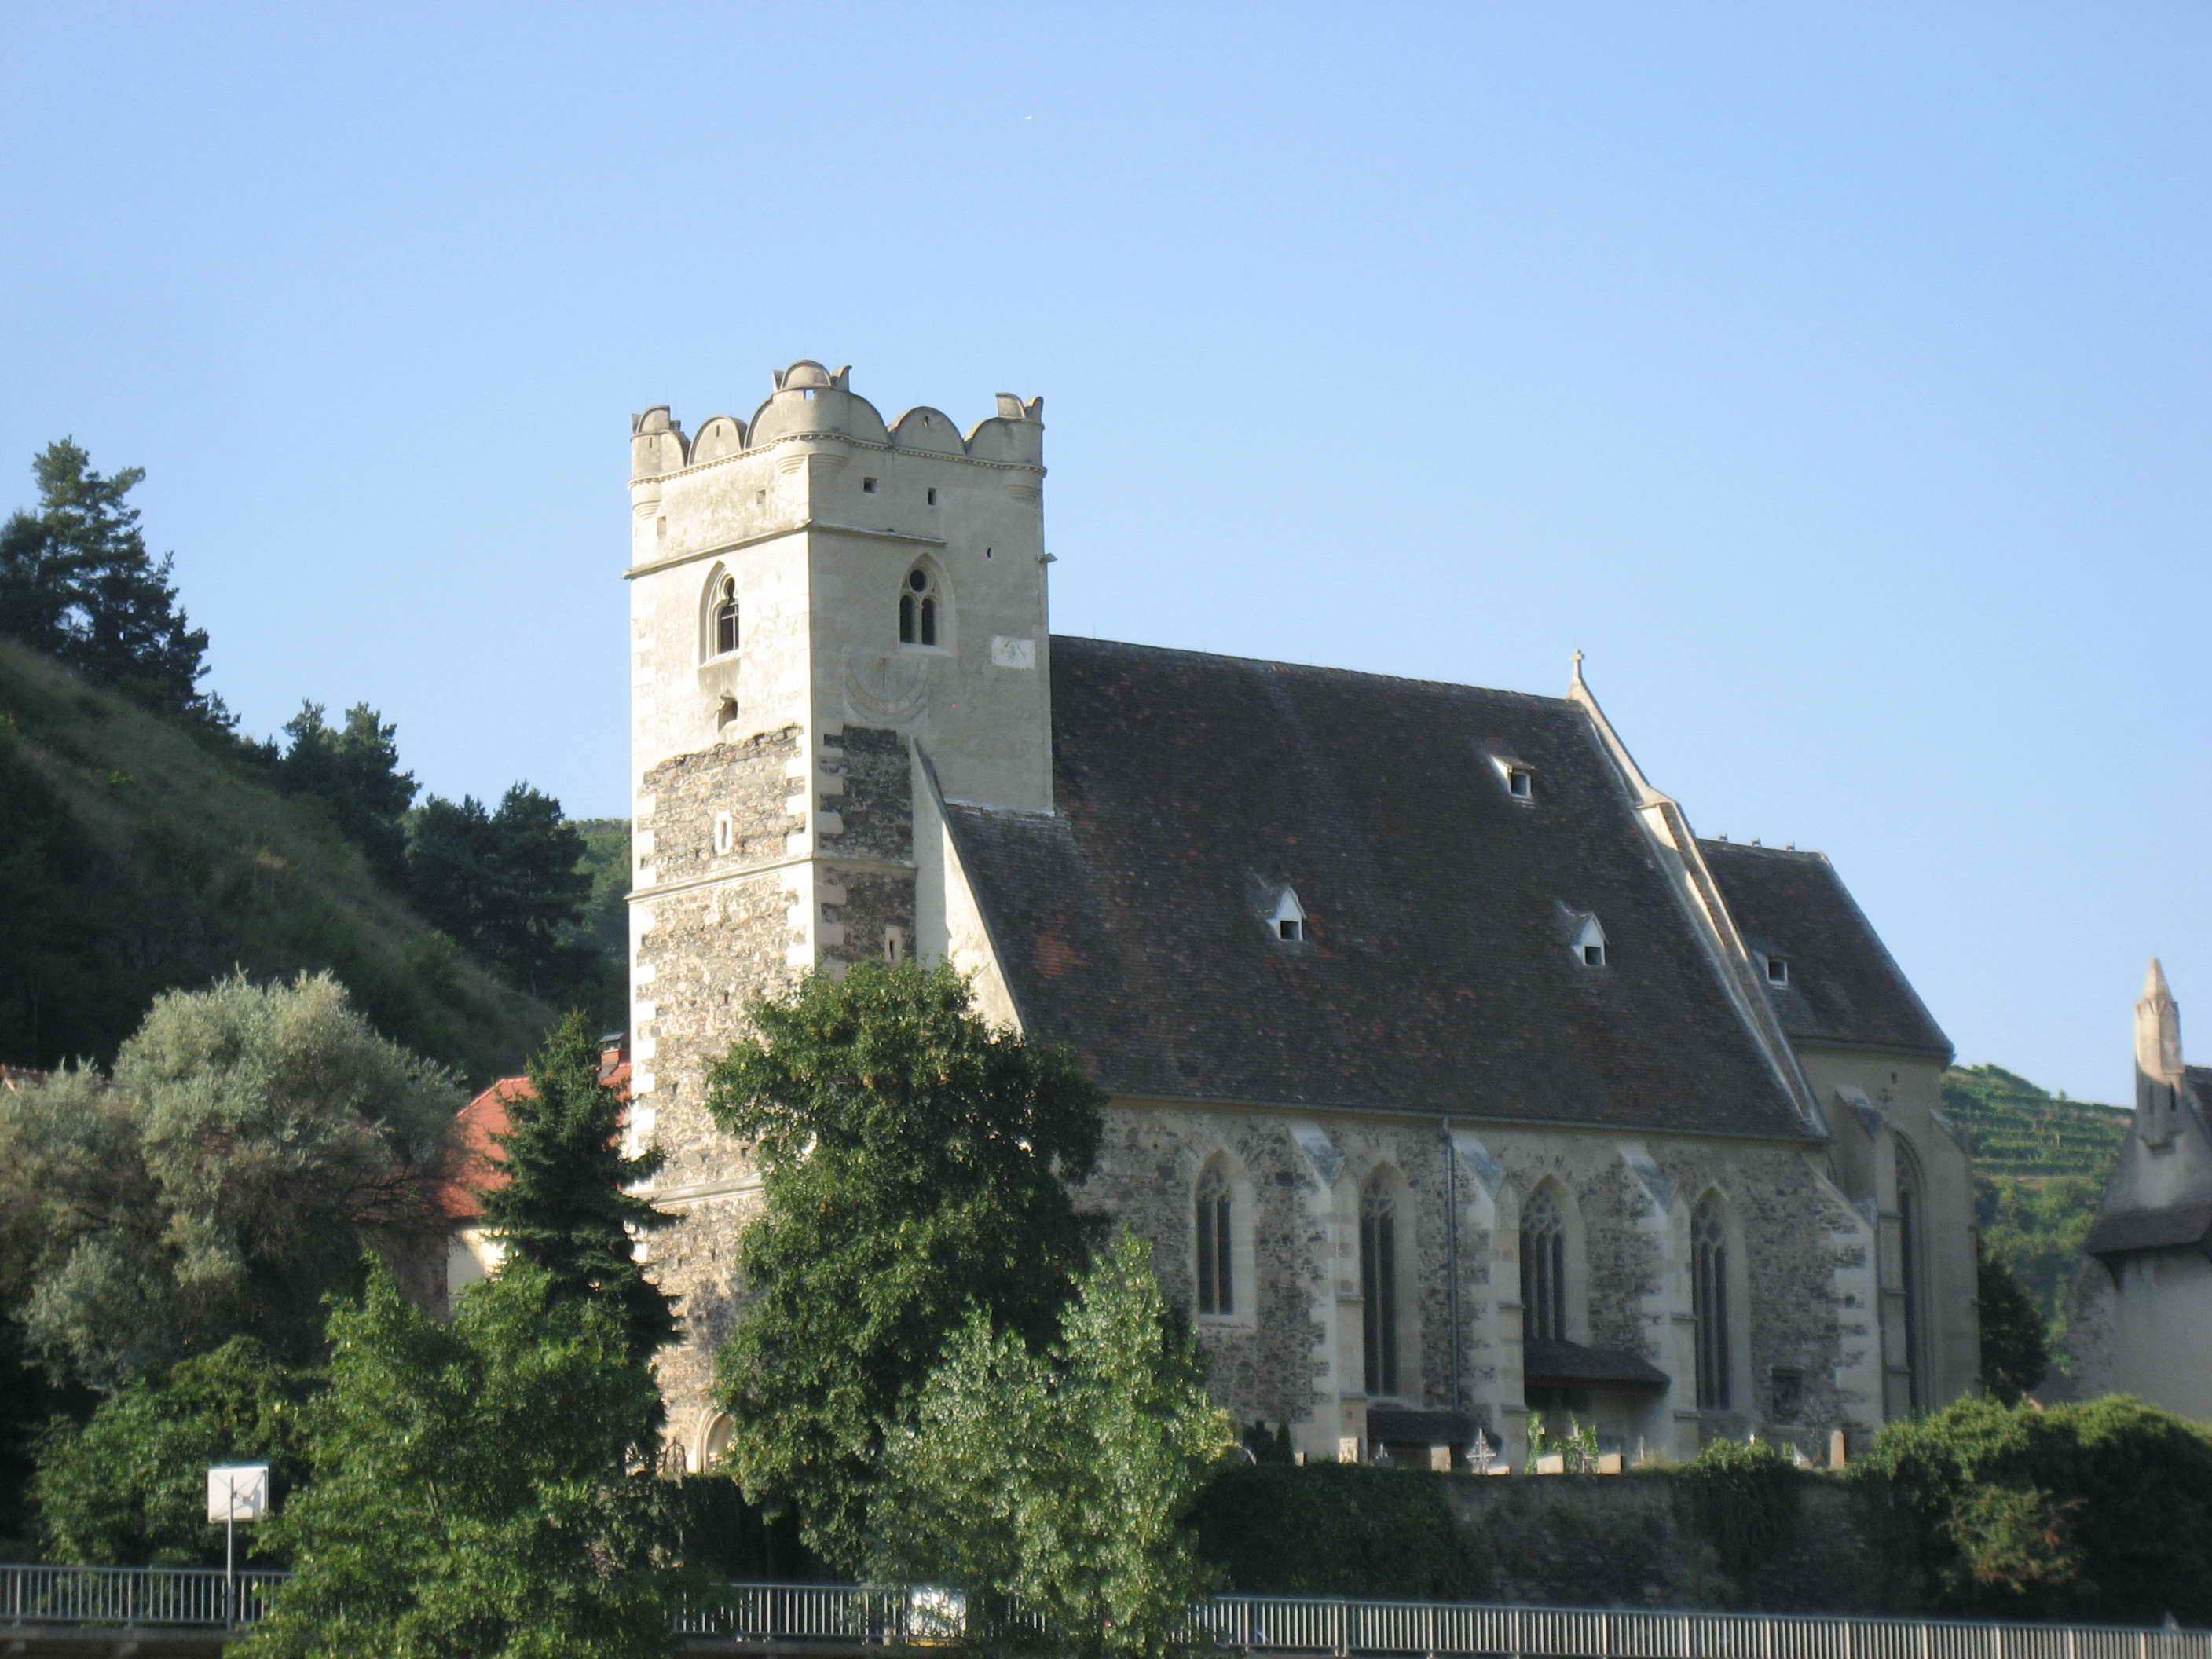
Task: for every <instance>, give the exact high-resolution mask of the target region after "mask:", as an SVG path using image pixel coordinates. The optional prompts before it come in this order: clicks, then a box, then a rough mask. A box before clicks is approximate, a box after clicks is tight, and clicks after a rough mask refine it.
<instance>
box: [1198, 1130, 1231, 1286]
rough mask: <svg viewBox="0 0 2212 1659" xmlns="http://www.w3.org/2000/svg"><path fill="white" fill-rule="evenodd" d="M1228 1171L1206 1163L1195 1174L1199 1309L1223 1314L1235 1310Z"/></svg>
mask: <svg viewBox="0 0 2212 1659" xmlns="http://www.w3.org/2000/svg"><path fill="white" fill-rule="evenodd" d="M1232 1201H1233V1200H1232V1199H1231V1194H1230V1190H1229V1172H1228V1171H1227V1170H1225V1169H1223V1168H1222V1167H1221V1165H1220V1164H1218V1163H1214V1164H1207V1165H1206V1169H1205V1170H1204V1171H1203V1172H1202V1173H1201V1174H1200V1176H1199V1177H1198V1311H1199V1313H1200V1315H1201V1316H1208V1315H1210V1316H1214V1317H1217V1318H1218V1317H1225V1316H1228V1315H1231V1314H1233V1313H1235V1312H1236V1311H1237V1266H1236V1262H1237V1247H1236V1243H1235V1240H1236V1237H1237V1235H1236V1233H1235V1232H1234V1231H1232V1229H1231V1223H1232V1220H1233V1216H1232V1214H1231V1205H1232Z"/></svg>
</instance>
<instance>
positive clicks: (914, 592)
mask: <svg viewBox="0 0 2212 1659" xmlns="http://www.w3.org/2000/svg"><path fill="white" fill-rule="evenodd" d="M936 586H937V585H936V584H935V583H934V582H933V581H932V580H930V576H929V572H928V571H927V569H925V568H922V567H921V565H916V566H915V568H913V569H911V570H909V571H908V572H907V573H906V591H905V592H902V593H901V594H900V595H899V643H900V644H901V645H935V644H936V643H937V591H936Z"/></svg>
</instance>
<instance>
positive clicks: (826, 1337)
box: [708, 962, 1104, 1571]
mask: <svg viewBox="0 0 2212 1659" xmlns="http://www.w3.org/2000/svg"><path fill="white" fill-rule="evenodd" d="M751 1012H752V1018H753V1021H754V1025H755V1032H756V1034H755V1035H754V1036H750V1037H749V1038H747V1039H745V1040H744V1041H743V1042H739V1043H738V1044H737V1045H736V1046H735V1047H734V1048H732V1049H731V1051H730V1053H729V1054H728V1056H727V1057H726V1059H724V1060H722V1061H720V1063H719V1064H718V1065H717V1066H715V1067H714V1070H713V1073H712V1074H711V1079H710V1085H709V1091H708V1105H709V1107H710V1109H712V1111H713V1112H714V1118H715V1121H717V1122H718V1123H719V1124H720V1126H721V1127H722V1128H723V1129H724V1130H726V1132H727V1133H731V1134H733V1135H736V1136H738V1137H740V1138H742V1139H746V1140H750V1141H752V1142H753V1143H755V1153H756V1156H757V1159H758V1162H759V1165H760V1170H761V1180H762V1190H763V1199H764V1208H763V1213H762V1214H761V1215H760V1216H759V1217H758V1218H757V1219H756V1220H754V1221H752V1222H751V1223H750V1225H748V1226H747V1227H746V1229H745V1231H744V1235H743V1237H742V1238H741V1239H740V1241H739V1244H738V1265H739V1267H740V1269H741V1271H742V1272H743V1273H744V1279H745V1282H746V1284H747V1285H748V1286H749V1287H750V1289H751V1290H752V1291H754V1292H755V1295H756V1299H755V1301H754V1302H753V1303H752V1304H750V1307H749V1308H748V1310H746V1313H745V1316H744V1319H743V1320H742V1321H741V1322H739V1324H738V1328H737V1333H736V1334H735V1336H734V1337H733V1339H732V1340H731V1341H730V1343H729V1344H728V1345H727V1346H725V1347H724V1348H723V1349H722V1350H721V1352H720V1355H719V1356H718V1357H717V1392H718V1395H719V1397H720V1400H721V1401H722V1402H723V1403H724V1405H725V1407H726V1409H727V1410H728V1411H729V1413H730V1414H731V1417H732V1423H733V1437H732V1447H731V1467H732V1472H733V1473H734V1474H736V1475H737V1476H738V1480H740V1481H741V1482H742V1484H743V1485H744V1489H745V1492H746V1495H747V1496H748V1497H749V1498H751V1499H752V1500H753V1501H754V1502H756V1503H761V1504H792V1505H794V1506H795V1507H796V1508H797V1510H798V1511H799V1518H800V1521H801V1523H802V1526H803V1528H804V1530H805V1538H806V1541H807V1544H808V1546H809V1547H811V1548H812V1549H814V1550H815V1551H817V1553H819V1554H821V1555H822V1556H823V1558H824V1559H828V1560H829V1561H830V1562H831V1563H832V1564H834V1565H837V1566H839V1567H841V1568H843V1569H845V1570H847V1571H851V1570H854V1569H857V1568H858V1567H859V1565H860V1563H861V1560H862V1559H863V1554H864V1542H863V1541H864V1537H865V1515H866V1504H867V1495H868V1492H869V1490H870V1486H871V1482H872V1479H873V1470H874V1464H875V1461H876V1456H877V1453H878V1449H880V1447H881V1444H882V1437H883V1432H884V1424H886V1423H888V1422H893V1421H896V1420H898V1419H901V1418H902V1416H903V1415H904V1414H905V1413H907V1412H908V1410H909V1409H910V1407H911V1404H912V1401H911V1395H913V1394H914V1393H915V1390H917V1389H919V1388H920V1387H921V1383H922V1382H923V1380H924V1379H925V1378H926V1377H927V1376H928V1374H929V1372H930V1370H931V1369H932V1368H933V1366H934V1365H935V1364H936V1363H937V1361H938V1358H939V1356H940V1354H941V1353H942V1352H943V1351H944V1347H945V1341H946V1339H947V1338H948V1337H949V1336H950V1335H951V1333H952V1332H954V1331H955V1330H956V1329H957V1328H959V1326H960V1323H961V1321H962V1319H963V1316H965V1314H966V1311H967V1310H968V1309H969V1306H970V1305H971V1304H973V1305H975V1306H977V1307H980V1308H981V1309H982V1310H984V1312H985V1314H986V1315H987V1316H988V1317H989V1318H990V1319H991V1320H992V1321H993V1322H994V1325H996V1326H997V1327H999V1328H1004V1329H1006V1330H1010V1331H1012V1332H1013V1333H1014V1334H1016V1335H1018V1336H1019V1337H1021V1338H1023V1339H1024V1340H1028V1341H1030V1342H1032V1343H1035V1344H1037V1345H1042V1343H1043V1342H1044V1341H1045V1340H1048V1339H1049V1337H1050V1335H1051V1334H1052V1332H1053V1330H1054V1323H1055V1316H1056V1315H1057V1313H1058V1310H1059V1308H1060V1302H1061V1300H1062V1299H1063V1298H1064V1297H1065V1296H1066V1293H1067V1290H1068V1285H1069V1279H1070V1276H1071V1275H1072V1273H1073V1272H1074V1271H1075V1270H1076V1269H1077V1268H1079V1267H1080V1266H1081V1264H1082V1262H1083V1261H1084V1259H1085V1254H1086V1249H1087V1246H1088V1244H1089V1242H1090V1240H1091V1236H1092V1231H1093V1230H1092V1229H1091V1227H1090V1226H1089V1225H1086V1223H1085V1221H1084V1220H1083V1219H1082V1218H1080V1217H1079V1216H1078V1214H1077V1212H1076V1208H1075V1205H1074V1201H1073V1198H1072V1197H1071V1196H1070V1193H1069V1188H1070V1186H1071V1185H1072V1184H1074V1183H1079V1182H1081V1181H1082V1180H1083V1179H1084V1178H1085V1176H1088V1175H1089V1174H1090V1172H1091V1167H1092V1165H1093V1164H1094V1163H1095V1162H1096V1161H1097V1155H1098V1144H1099V1136H1100V1133H1101V1130H1100V1120H1099V1109H1100V1107H1101V1106H1102V1105H1103V1102H1104V1096H1103V1094H1102V1093H1101V1092H1100V1091H1099V1090H1098V1089H1097V1087H1096V1086H1095V1085H1092V1084H1091V1081H1090V1080H1089V1079H1087V1078H1086V1077H1085V1075H1084V1073H1083V1071H1082V1068H1081V1066H1080V1065H1079V1063H1078V1062H1077V1060H1075V1058H1074V1057H1073V1055H1072V1054H1069V1053H1067V1052H1066V1051H1065V1050H1062V1049H1055V1048H1037V1047H1033V1046H1032V1045H1030V1043H1028V1042H1024V1040H1023V1039H1022V1038H1021V1037H1020V1036H1018V1035H1016V1034H1014V1033H1012V1032H1010V1031H1003V1030H992V1029H991V1028H990V1027H989V1026H988V1025H987V1024H985V1023H984V1022H983V1021H982V1020H981V1019H980V1018H977V1017H976V1016H975V1013H974V1012H973V1011H972V1008H971V1006H970V1001H969V990H968V986H967V983H966V981H963V980H962V979H961V977H960V976H959V975H957V974H956V973H954V972H953V971H952V970H951V969H950V968H947V967H945V966H942V965H939V966H938V967H936V968H933V969H923V968H921V967H919V966H917V965H916V964H915V963H912V962H907V963H900V964H899V965H897V966H896V967H886V966H883V965H881V964H876V963H864V964H861V965H860V966H858V967H856V968H854V969H853V970H852V972H851V973H850V974H849V975H848V976H847V977H846V978H845V979H844V980H842V981H838V980H836V979H834V978H832V977H831V976H829V975H827V974H821V973H817V974H812V975H808V976H807V977H805V979H803V980H802V981H799V985H798V987H797V988H796V989H795V990H793V992H792V993H791V994H789V995H788V996H786V997H782V998H779V999H771V1000H767V1001H764V1002H763V1003H761V1004H760V1005H758V1006H756V1007H755V1008H754V1009H753V1010H752V1011H751Z"/></svg>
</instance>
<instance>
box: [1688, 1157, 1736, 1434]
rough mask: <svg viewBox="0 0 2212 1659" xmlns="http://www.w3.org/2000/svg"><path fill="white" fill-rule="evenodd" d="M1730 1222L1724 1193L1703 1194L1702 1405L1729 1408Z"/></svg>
mask: <svg viewBox="0 0 2212 1659" xmlns="http://www.w3.org/2000/svg"><path fill="white" fill-rule="evenodd" d="M1728 1249H1729V1247H1728V1225H1727V1219H1726V1218H1725V1217H1723V1215H1722V1213H1721V1206H1720V1200H1719V1199H1718V1198H1717V1196H1716V1195H1715V1194H1711V1193H1707V1194H1705V1197H1703V1198H1701V1199H1699V1200H1698V1207H1697V1209H1696V1210H1695V1211H1694V1212H1692V1214H1691V1217H1690V1273H1691V1279H1690V1305H1691V1312H1692V1315H1693V1316H1694V1317H1695V1319H1696V1321H1697V1331H1698V1407H1699V1410H1701V1411H1726V1410H1727V1409H1728V1407H1729V1400H1730V1398H1731V1397H1732V1394H1733V1389H1732V1388H1731V1379H1730V1377H1729V1261H1728Z"/></svg>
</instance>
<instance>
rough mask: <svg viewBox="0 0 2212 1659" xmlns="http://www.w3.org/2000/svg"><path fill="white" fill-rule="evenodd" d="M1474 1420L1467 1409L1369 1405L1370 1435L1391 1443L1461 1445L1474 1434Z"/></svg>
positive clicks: (1370, 1437) (1385, 1442)
mask: <svg viewBox="0 0 2212 1659" xmlns="http://www.w3.org/2000/svg"><path fill="white" fill-rule="evenodd" d="M1474 1430H1475V1422H1474V1419H1473V1418H1472V1417H1469V1416H1468V1414H1467V1413H1465V1412H1443V1411H1414V1410H1413V1409H1411V1408H1410V1407H1403V1406H1370V1407H1368V1408H1367V1437H1368V1438H1369V1439H1370V1440H1376V1441H1381V1442H1382V1443H1383V1444H1385V1445H1391V1446H1408V1445H1411V1446H1461V1445H1465V1444H1466V1443H1468V1441H1470V1440H1472V1439H1474Z"/></svg>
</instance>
